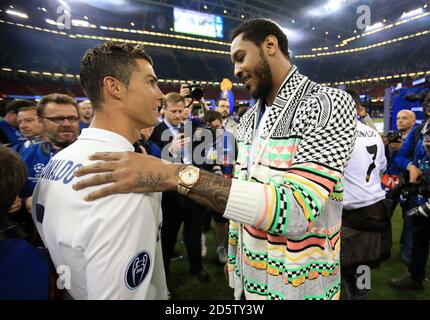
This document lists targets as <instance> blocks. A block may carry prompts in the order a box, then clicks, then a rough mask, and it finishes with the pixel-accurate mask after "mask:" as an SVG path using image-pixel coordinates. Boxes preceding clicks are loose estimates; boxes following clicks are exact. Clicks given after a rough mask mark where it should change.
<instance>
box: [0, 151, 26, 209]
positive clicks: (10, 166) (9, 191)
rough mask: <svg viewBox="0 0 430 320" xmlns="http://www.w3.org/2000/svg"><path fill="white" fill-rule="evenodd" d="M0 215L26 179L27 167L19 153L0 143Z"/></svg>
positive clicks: (8, 206)
mask: <svg viewBox="0 0 430 320" xmlns="http://www.w3.org/2000/svg"><path fill="white" fill-rule="evenodd" d="M0 177H1V179H0V194H1V197H0V216H1V215H4V214H6V213H7V212H8V211H9V208H10V207H11V205H12V204H13V201H14V200H15V198H16V196H17V195H18V193H19V192H20V191H21V189H22V187H23V186H24V183H25V180H26V179H27V167H26V166H25V164H24V162H23V161H22V160H21V158H20V157H19V155H18V154H17V153H15V152H13V151H12V150H10V149H9V148H7V147H5V146H2V145H0Z"/></svg>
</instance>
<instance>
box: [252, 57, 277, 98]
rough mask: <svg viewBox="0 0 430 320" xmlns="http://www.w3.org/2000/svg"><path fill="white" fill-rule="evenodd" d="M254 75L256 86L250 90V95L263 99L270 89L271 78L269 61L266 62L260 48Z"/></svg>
mask: <svg viewBox="0 0 430 320" xmlns="http://www.w3.org/2000/svg"><path fill="white" fill-rule="evenodd" d="M254 75H255V79H256V82H257V85H256V86H257V87H256V88H255V90H254V91H251V95H252V97H253V98H254V99H265V98H266V97H267V95H268V94H269V93H270V91H272V88H273V86H272V80H273V78H272V71H271V70H270V65H269V62H267V59H266V57H265V56H264V54H263V51H262V50H260V62H259V63H258V65H257V67H256V68H255V70H254Z"/></svg>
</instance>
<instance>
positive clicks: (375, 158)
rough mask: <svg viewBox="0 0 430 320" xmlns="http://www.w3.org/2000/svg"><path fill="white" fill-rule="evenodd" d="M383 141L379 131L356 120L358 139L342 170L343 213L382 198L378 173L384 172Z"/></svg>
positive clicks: (382, 192)
mask: <svg viewBox="0 0 430 320" xmlns="http://www.w3.org/2000/svg"><path fill="white" fill-rule="evenodd" d="M386 166H387V159H386V158H385V148H384V142H383V141H382V138H381V136H380V135H379V133H378V132H376V131H375V130H374V129H372V128H371V127H369V126H366V125H365V124H363V123H361V122H358V121H357V138H356V140H355V146H354V150H353V152H352V155H351V159H350V160H349V162H348V165H347V166H346V168H345V171H344V183H345V187H344V200H343V206H344V208H345V209H346V210H352V209H358V208H362V207H366V206H369V205H371V204H374V203H376V202H378V201H380V200H382V199H385V192H384V191H383V190H382V187H381V178H380V173H381V172H383V171H385V169H386Z"/></svg>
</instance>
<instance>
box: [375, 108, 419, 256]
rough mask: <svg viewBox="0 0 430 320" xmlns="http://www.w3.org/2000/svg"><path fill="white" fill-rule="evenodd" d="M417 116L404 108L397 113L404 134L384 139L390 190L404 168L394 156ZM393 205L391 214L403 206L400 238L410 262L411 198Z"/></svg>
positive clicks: (385, 178)
mask: <svg viewBox="0 0 430 320" xmlns="http://www.w3.org/2000/svg"><path fill="white" fill-rule="evenodd" d="M415 122H416V116H415V113H414V112H413V111H411V110H407V109H403V110H400V111H399V112H398V113H397V123H396V124H397V129H398V130H399V132H400V133H401V134H402V137H401V140H399V141H398V142H389V141H388V140H387V139H384V144H385V149H386V151H385V156H386V158H387V160H388V167H387V170H386V171H385V174H384V176H383V177H382V181H381V182H382V184H383V185H384V187H385V188H386V189H388V190H392V189H394V188H396V187H397V185H398V183H399V176H400V174H401V173H402V170H401V169H400V168H399V167H398V166H397V165H396V164H395V161H394V158H395V157H396V155H397V153H398V151H399V150H400V149H401V148H402V145H403V142H404V141H405V140H406V137H407V136H408V134H409V132H410V131H411V130H412V128H413V127H414V126H415ZM393 200H394V201H393V205H392V207H391V212H390V214H391V215H393V213H394V211H395V209H396V207H397V204H399V203H400V206H401V208H402V216H403V229H402V235H401V238H400V256H401V258H402V260H403V262H404V263H405V264H409V262H410V255H411V249H412V226H411V223H410V218H409V219H408V217H407V216H406V211H407V208H408V207H410V205H409V200H404V201H400V199H398V198H396V199H393Z"/></svg>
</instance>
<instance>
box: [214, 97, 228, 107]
mask: <svg viewBox="0 0 430 320" xmlns="http://www.w3.org/2000/svg"><path fill="white" fill-rule="evenodd" d="M221 101H227V102H228V100H227V99H226V98H219V99H218V100H217V102H216V106H217V107H218V105H219V103H220V102H221Z"/></svg>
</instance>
